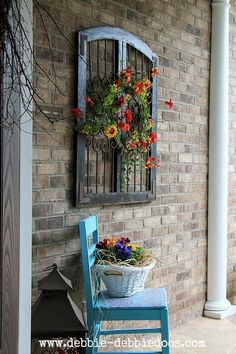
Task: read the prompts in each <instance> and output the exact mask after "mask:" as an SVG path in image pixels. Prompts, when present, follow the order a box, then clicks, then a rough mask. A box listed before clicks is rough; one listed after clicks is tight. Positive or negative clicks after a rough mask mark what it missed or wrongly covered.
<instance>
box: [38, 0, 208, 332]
mask: <svg viewBox="0 0 236 354" xmlns="http://www.w3.org/2000/svg"><path fill="white" fill-rule="evenodd" d="M41 3H43V4H44V5H45V6H46V8H47V10H48V11H49V13H50V14H51V15H52V16H53V17H54V18H55V19H56V21H57V23H58V26H59V28H60V29H61V31H62V32H63V33H64V34H66V36H67V37H68V38H69V39H70V40H71V41H72V42H74V36H75V32H76V31H77V30H79V29H84V28H88V27H93V26H99V25H105V24H106V25H112V26H117V27H121V28H123V29H126V30H128V31H130V32H132V33H133V34H135V35H137V36H139V37H140V38H142V39H143V40H144V41H146V42H147V44H148V45H149V46H151V47H152V49H153V50H154V51H155V52H156V53H157V54H158V56H159V58H160V66H159V70H160V80H159V112H158V120H159V123H158V129H159V137H160V138H159V142H158V150H159V152H160V158H161V167H160V169H159V170H158V175H157V199H156V201H154V202H152V203H148V204H133V205H114V206H102V205H99V206H95V207H94V206H93V207H92V206H91V207H86V208H74V207H73V203H72V200H73V194H74V187H73V183H74V181H73V170H74V168H75V165H74V146H75V145H74V139H73V132H71V130H70V129H69V127H70V122H69V120H70V119H64V120H59V121H58V122H57V123H55V124H51V123H49V122H48V121H47V120H46V119H45V118H44V117H43V115H42V114H38V115H36V116H35V124H34V151H33V153H34V161H33V163H34V166H33V227H34V232H33V300H34V299H35V298H36V296H37V291H36V288H37V280H38V279H40V278H41V277H42V276H44V275H45V272H44V271H43V270H44V269H45V268H46V267H47V266H50V265H51V264H52V263H53V262H56V263H57V264H58V265H59V267H60V268H61V269H63V270H64V272H65V274H66V275H69V276H70V277H71V278H72V279H74V280H75V281H74V283H75V288H76V290H80V289H81V288H82V280H81V274H82V270H81V266H79V263H80V257H79V252H78V251H79V248H80V245H79V238H78V234H77V225H78V222H79V221H80V220H81V218H83V217H85V216H87V215H88V214H92V213H96V214H98V215H99V220H100V234H101V236H103V235H107V234H108V235H111V234H114V233H115V234H118V235H119V234H122V233H125V234H127V235H128V236H130V238H131V239H135V240H137V239H138V240H139V239H143V240H146V242H147V244H148V247H150V248H151V249H152V251H153V253H155V254H156V255H157V256H158V257H159V259H160V261H161V263H159V264H158V266H157V267H156V269H155V270H154V271H153V273H152V275H151V276H150V278H149V285H150V286H160V285H161V286H166V287H167V288H168V294H169V303H170V320H171V323H172V325H178V324H181V323H183V322H186V321H189V320H190V319H192V318H194V317H197V316H200V315H201V314H202V311H203V305H204V302H205V297H206V228H207V163H208V160H207V153H208V151H207V148H208V147H207V146H208V88H209V59H210V58H209V55H210V48H209V37H210V25H211V24H210V17H211V9H210V1H207V0H181V1H179V0H174V1H172V0H165V1H163V0H162V1H160V0H156V1H152V0H145V1H144V0H130V1H124V0H119V1H111V0H107V1H105V0H87V1H79V0H60V1H59V0H57V1H45V0H43V1H41ZM43 18H44V21H45V26H46V28H47V32H48V37H49V39H50V43H51V50H52V52H53V55H54V61H55V66H54V67H53V66H52V64H51V61H50V48H49V47H50V46H49V44H48V38H47V36H46V34H45V30H44V26H43V24H42V20H41V18H40V16H39V13H38V11H37V9H35V12H34V43H35V55H36V59H37V62H38V64H40V66H41V68H36V71H35V75H34V81H35V87H36V89H37V91H38V93H39V95H40V97H41V98H43V100H44V101H43V102H40V101H39V103H40V105H41V107H42V108H43V109H44V110H45V111H50V109H51V107H52V104H53V108H52V112H51V113H50V114H52V116H53V117H58V118H61V117H69V116H70V110H71V108H72V107H73V104H74V84H75V69H74V54H73V50H72V48H71V46H70V44H69V43H68V42H67V41H66V40H65V38H63V36H62V34H61V33H60V32H59V30H58V28H57V27H56V26H55V24H54V23H53V22H52V21H51V19H50V18H49V17H48V16H46V15H45V14H44V16H43ZM54 69H55V70H56V74H57V84H58V86H59V87H60V89H61V90H62V91H63V93H64V96H62V95H58V94H57V93H56V92H55V90H54V88H53V85H52V83H51V82H50V81H49V80H48V79H46V78H45V75H44V73H43V70H45V71H46V72H47V73H49V74H50V75H52V76H53V71H54ZM170 97H171V98H172V99H173V101H174V108H173V110H171V111H170V110H168V109H167V107H166V105H165V103H164V102H165V100H166V99H169V98H170ZM79 294H81V296H83V293H82V292H80V291H79Z"/></svg>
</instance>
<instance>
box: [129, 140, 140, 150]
mask: <svg viewBox="0 0 236 354" xmlns="http://www.w3.org/2000/svg"><path fill="white" fill-rule="evenodd" d="M137 145H138V143H136V142H134V141H131V142H130V143H129V144H128V145H127V147H128V148H129V149H136V147H137Z"/></svg>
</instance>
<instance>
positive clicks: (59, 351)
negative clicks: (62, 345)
mask: <svg viewBox="0 0 236 354" xmlns="http://www.w3.org/2000/svg"><path fill="white" fill-rule="evenodd" d="M58 353H59V354H66V352H65V351H64V350H62V349H58Z"/></svg>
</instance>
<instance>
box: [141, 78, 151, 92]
mask: <svg viewBox="0 0 236 354" xmlns="http://www.w3.org/2000/svg"><path fill="white" fill-rule="evenodd" d="M143 86H144V88H145V89H146V90H148V89H149V88H150V87H151V86H152V83H151V81H150V80H148V79H145V80H143Z"/></svg>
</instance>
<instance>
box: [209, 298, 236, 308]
mask: <svg viewBox="0 0 236 354" xmlns="http://www.w3.org/2000/svg"><path fill="white" fill-rule="evenodd" d="M230 306H231V303H230V302H229V300H227V299H225V300H223V301H207V302H206V303H205V310H209V311H225V310H228V309H229V308H230Z"/></svg>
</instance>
